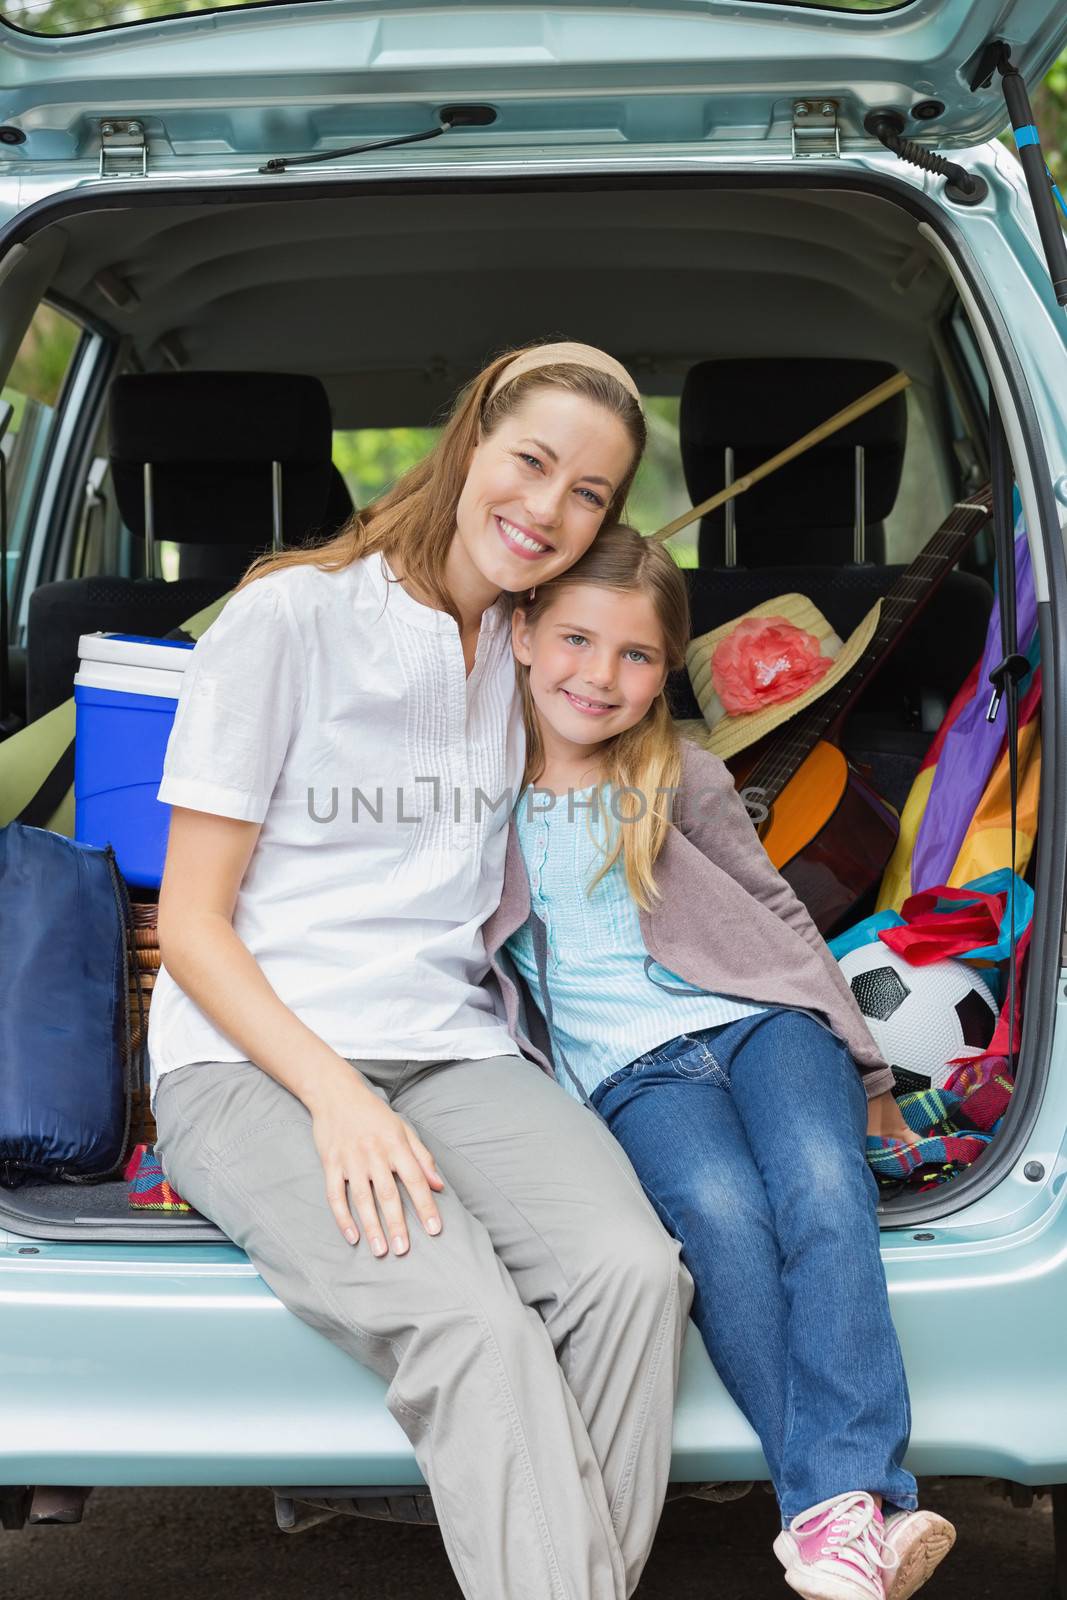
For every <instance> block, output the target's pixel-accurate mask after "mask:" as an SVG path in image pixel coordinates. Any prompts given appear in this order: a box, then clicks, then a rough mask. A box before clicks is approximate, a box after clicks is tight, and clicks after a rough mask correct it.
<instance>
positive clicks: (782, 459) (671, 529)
mask: <svg viewBox="0 0 1067 1600" xmlns="http://www.w3.org/2000/svg"><path fill="white" fill-rule="evenodd" d="M910 383H911V379H910V378H909V377H908V375H907V373H906V372H898V373H896V375H895V376H894V377H892V378H887V379H886V381H885V383H880V384H879V385H878V387H877V388H876V389H871V390H870V392H869V393H868V394H865V395H861V396H860V398H859V399H858V400H853V402H852V404H851V405H848V406H846V407H845V408H844V410H843V411H838V412H837V413H836V415H835V416H832V417H831V418H830V419H829V421H827V422H822V423H820V424H819V426H818V427H817V428H813V429H812V430H811V432H810V433H806V434H805V435H804V437H803V438H802V439H798V440H797V441H796V443H795V444H791V445H788V446H787V447H786V449H784V450H780V451H779V452H778V454H777V455H776V456H772V457H771V458H770V460H769V461H765V462H764V463H763V465H762V466H759V467H754V468H753V470H752V471H751V472H746V473H745V475H744V477H742V478H737V479H735V481H734V482H733V483H731V484H730V485H729V487H728V488H726V489H720V490H719V492H718V494H713V495H712V496H711V498H710V500H702V501H701V502H700V504H699V505H698V506H693V508H692V509H691V510H690V511H683V513H682V515H681V516H680V517H675V519H674V521H673V522H668V523H667V526H666V527H665V528H660V529H658V530H657V532H655V533H654V534H652V535H651V537H652V538H653V539H656V540H658V541H662V540H664V539H671V538H673V537H674V535H675V534H676V533H680V532H681V531H682V529H683V528H688V526H689V524H690V523H691V522H696V521H697V519H698V517H704V516H707V514H708V512H709V511H716V510H717V509H718V508H719V506H722V505H725V504H726V502H727V500H733V499H735V498H736V496H737V495H739V494H744V492H745V490H746V489H751V487H752V485H753V484H754V483H759V482H761V481H762V479H764V478H769V477H770V475H771V473H772V472H777V471H778V468H779V467H784V466H785V464H786V462H788V461H795V460H796V458H797V456H800V455H803V454H804V452H805V450H811V449H812V448H813V447H814V446H815V445H817V444H822V442H823V440H824V439H829V438H830V436H831V434H834V433H839V432H840V430H841V429H842V428H847V427H848V424H849V423H850V422H855V420H856V418H857V417H863V416H866V414H867V412H868V411H873V410H874V409H875V407H876V406H880V405H882V404H884V402H885V401H886V400H891V399H892V398H893V396H894V395H895V394H900V393H901V391H902V390H903V389H907V388H908V386H909V385H910Z"/></svg>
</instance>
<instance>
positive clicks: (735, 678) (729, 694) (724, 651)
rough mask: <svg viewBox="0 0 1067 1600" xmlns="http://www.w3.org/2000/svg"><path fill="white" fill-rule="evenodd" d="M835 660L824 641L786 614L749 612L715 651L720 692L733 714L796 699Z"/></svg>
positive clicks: (714, 678) (715, 681)
mask: <svg viewBox="0 0 1067 1600" xmlns="http://www.w3.org/2000/svg"><path fill="white" fill-rule="evenodd" d="M832 665H833V659H832V657H830V656H824V655H822V654H821V653H820V650H819V641H818V639H816V637H815V635H814V634H812V633H805V632H804V630H803V628H798V627H796V625H795V624H794V623H792V622H787V621H786V619H785V618H784V617H745V618H744V619H743V621H741V622H739V623H738V625H737V627H736V628H734V629H733V630H732V632H730V633H728V634H727V636H726V638H725V639H723V640H721V641H720V643H719V644H718V645H716V647H715V649H714V650H713V652H712V656H711V678H712V683H713V684H714V686H715V693H716V694H717V695H718V697H719V699H720V700H721V701H722V703H723V706H724V707H725V709H726V710H727V711H728V712H729V714H730V715H731V716H733V717H736V716H739V715H740V714H741V713H742V712H746V711H762V710H763V709H764V707H765V706H772V705H776V704H778V703H779V702H780V701H782V700H792V699H793V697H794V696H795V695H798V694H802V693H803V691H804V690H805V689H810V687H811V686H812V684H814V683H818V681H819V679H820V678H822V677H825V675H826V673H828V672H829V670H830V668H831V667H832Z"/></svg>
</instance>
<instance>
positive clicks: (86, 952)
mask: <svg viewBox="0 0 1067 1600" xmlns="http://www.w3.org/2000/svg"><path fill="white" fill-rule="evenodd" d="M129 924H130V911H129V901H128V898H127V895H126V886H125V884H124V883H123V881H122V878H121V876H120V874H119V872H118V868H117V867H116V865H115V857H114V852H113V851H112V850H111V848H110V846H109V847H108V848H106V849H104V850H99V849H97V848H96V847H95V846H92V845H85V844H79V843H77V842H76V841H75V840H73V839H66V838H64V837H63V836H62V835H61V834H57V833H50V832H48V830H47V829H44V828H30V827H26V826H25V825H24V824H22V823H19V822H12V823H9V824H8V825H7V827H5V828H0V1183H4V1184H6V1185H7V1186H8V1187H15V1186H17V1185H18V1184H20V1183H22V1182H24V1181H25V1179H26V1178H28V1177H37V1178H55V1179H65V1180H67V1181H71V1182H91V1181H92V1180H93V1179H94V1178H100V1177H106V1176H108V1175H109V1174H110V1173H113V1172H114V1171H115V1170H116V1169H117V1168H118V1167H119V1165H120V1164H121V1162H122V1158H123V1153H124V1147H125V1144H126V1139H127V1136H128V1133H129V1119H130V1103H131V1102H130V1096H131V1091H132V1088H133V1080H134V1076H135V1069H136V1076H137V1077H139V1076H140V1060H139V1056H138V1057H136V1058H135V1055H134V1052H133V1051H132V1049H131V1047H130V1016H129V991H128V978H127V954H126V953H127V948H128V943H129ZM127 1064H128V1065H129V1071H127V1070H126V1066H127Z"/></svg>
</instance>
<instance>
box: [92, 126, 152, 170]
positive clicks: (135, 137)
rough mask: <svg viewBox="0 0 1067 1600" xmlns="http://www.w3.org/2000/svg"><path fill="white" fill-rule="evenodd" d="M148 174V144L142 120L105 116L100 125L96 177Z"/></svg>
mask: <svg viewBox="0 0 1067 1600" xmlns="http://www.w3.org/2000/svg"><path fill="white" fill-rule="evenodd" d="M147 173H148V143H147V140H146V139H145V131H144V123H143V122H128V121H127V120H126V118H125V117H105V118H104V119H103V121H102V122H101V124H100V176H101V177H102V178H143V177H145V176H146V175H147Z"/></svg>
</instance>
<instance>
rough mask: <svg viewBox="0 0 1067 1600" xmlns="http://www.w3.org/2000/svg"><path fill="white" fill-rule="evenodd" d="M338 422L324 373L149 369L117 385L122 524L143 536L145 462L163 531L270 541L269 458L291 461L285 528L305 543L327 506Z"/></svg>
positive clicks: (114, 416)
mask: <svg viewBox="0 0 1067 1600" xmlns="http://www.w3.org/2000/svg"><path fill="white" fill-rule="evenodd" d="M331 450H332V423H331V418H330V406H329V402H328V400H327V398H326V391H325V389H324V388H323V386H322V384H321V383H320V382H319V381H318V379H317V378H308V377H300V376H294V375H291V374H288V373H275V372H175V373H145V374H137V375H127V376H124V377H121V378H116V379H115V381H114V383H113V384H112V386H111V405H110V446H109V454H110V459H111V476H112V481H113V483H114V485H115V494H116V497H117V500H118V506H119V511H120V512H121V514H122V520H123V522H124V523H125V524H126V526H127V527H128V528H129V529H130V531H131V532H132V533H135V534H136V535H137V536H138V537H139V538H143V537H144V525H145V519H144V463H145V462H146V461H150V462H151V463H152V466H153V475H152V476H153V490H154V492H153V507H154V512H155V536H156V538H157V539H170V540H174V541H176V542H177V543H179V544H181V543H190V544H216V543H222V544H231V545H232V544H244V543H248V544H258V545H261V546H263V547H266V546H267V545H269V543H270V538H271V462H272V461H279V462H281V464H282V533H283V538H284V539H285V540H286V542H292V543H296V542H298V541H299V540H302V539H304V538H305V537H306V536H307V535H308V533H310V532H313V531H314V530H316V529H318V528H319V527H320V526H321V525H322V524H323V523H324V521H325V519H326V515H327V508H328V506H329V501H330V494H331V487H332V470H331Z"/></svg>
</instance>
